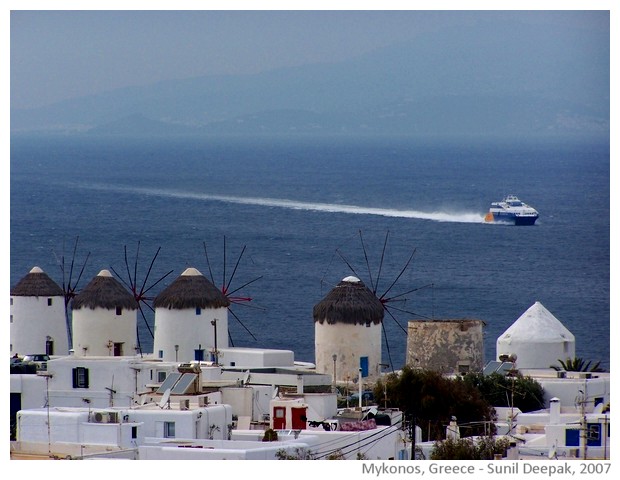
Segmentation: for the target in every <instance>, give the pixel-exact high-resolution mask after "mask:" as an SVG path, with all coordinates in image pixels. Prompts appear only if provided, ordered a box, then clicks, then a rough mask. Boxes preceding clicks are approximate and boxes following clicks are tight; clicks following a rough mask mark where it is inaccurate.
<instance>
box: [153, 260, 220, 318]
mask: <svg viewBox="0 0 620 480" xmlns="http://www.w3.org/2000/svg"><path fill="white" fill-rule="evenodd" d="M229 305H230V300H228V298H227V297H226V296H225V295H224V294H223V293H222V292H220V291H219V290H218V288H217V287H216V286H215V285H213V284H212V283H211V282H210V281H209V280H207V278H206V277H205V276H204V275H203V274H202V273H200V272H199V271H198V270H197V269H195V268H188V269H186V270H185V271H184V272H183V273H182V274H181V275H180V276H179V277H177V279H176V280H175V281H174V282H172V283H171V284H170V285H169V286H168V287H166V288H165V289H164V290H163V291H162V292H161V293H160V294H159V295H157V297H155V300H154V301H153V306H154V307H155V308H168V309H177V310H182V309H186V308H222V307H228V306H229Z"/></svg>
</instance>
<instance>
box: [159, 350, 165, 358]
mask: <svg viewBox="0 0 620 480" xmlns="http://www.w3.org/2000/svg"><path fill="white" fill-rule="evenodd" d="M157 355H158V356H159V358H164V351H163V350H160V351H159V352H157Z"/></svg>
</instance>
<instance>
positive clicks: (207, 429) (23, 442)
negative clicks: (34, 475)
mask: <svg viewBox="0 0 620 480" xmlns="http://www.w3.org/2000/svg"><path fill="white" fill-rule="evenodd" d="M231 430H232V410H231V407H230V406H229V405H223V404H221V405H206V406H202V407H195V408H190V409H182V408H178V407H177V408H175V407H174V405H173V406H172V408H168V407H167V405H166V404H164V405H158V404H151V405H144V406H136V407H133V408H128V409H122V408H108V409H92V408H88V409H87V408H69V407H50V408H39V409H29V410H22V411H21V412H19V413H18V414H17V441H16V443H15V444H13V446H12V448H13V450H14V451H19V452H21V453H29V454H46V455H51V456H58V457H66V456H70V457H72V458H85V457H88V456H90V455H101V454H106V455H111V456H114V457H116V458H119V457H120V458H132V459H137V458H138V456H137V448H138V447H139V446H140V445H141V444H143V443H144V441H145V438H149V437H155V438H161V439H165V440H169V439H175V438H183V439H190V440H193V439H211V440H214V439H215V440H222V439H228V438H229V437H230V432H231Z"/></svg>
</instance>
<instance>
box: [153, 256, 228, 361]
mask: <svg viewBox="0 0 620 480" xmlns="http://www.w3.org/2000/svg"><path fill="white" fill-rule="evenodd" d="M153 306H154V308H155V338H154V342H153V353H154V355H155V356H156V357H157V358H161V359H163V360H164V361H171V362H189V361H192V360H199V361H201V360H209V359H211V360H216V353H217V352H216V351H217V350H218V349H220V348H228V307H229V306H230V300H229V299H228V298H227V297H226V296H225V295H224V294H223V293H222V292H221V291H220V290H218V288H217V287H216V286H215V285H213V283H211V282H210V281H209V280H208V279H207V278H206V277H205V276H204V275H203V274H202V273H200V272H199V271H198V270H197V269H195V268H188V269H186V270H185V271H184V272H183V273H182V274H181V275H180V276H179V277H177V279H176V280H174V282H172V283H171V284H170V285H169V286H168V287H166V288H165V289H164V290H163V291H162V292H161V293H160V294H159V295H157V297H155V300H154V301H153ZM207 352H210V353H211V357H209V356H208V355H206V353H207Z"/></svg>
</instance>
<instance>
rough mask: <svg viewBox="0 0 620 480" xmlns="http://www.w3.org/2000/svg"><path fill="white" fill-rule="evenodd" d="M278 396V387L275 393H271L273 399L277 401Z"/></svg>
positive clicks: (274, 388)
mask: <svg viewBox="0 0 620 480" xmlns="http://www.w3.org/2000/svg"><path fill="white" fill-rule="evenodd" d="M277 396H278V387H273V392H271V399H272V400H273V399H275V398H276V397H277Z"/></svg>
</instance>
